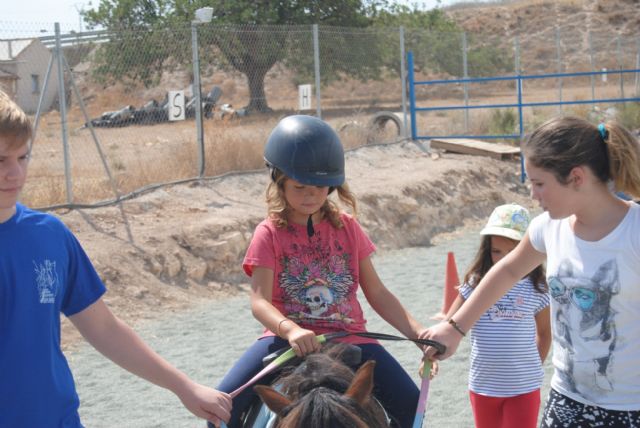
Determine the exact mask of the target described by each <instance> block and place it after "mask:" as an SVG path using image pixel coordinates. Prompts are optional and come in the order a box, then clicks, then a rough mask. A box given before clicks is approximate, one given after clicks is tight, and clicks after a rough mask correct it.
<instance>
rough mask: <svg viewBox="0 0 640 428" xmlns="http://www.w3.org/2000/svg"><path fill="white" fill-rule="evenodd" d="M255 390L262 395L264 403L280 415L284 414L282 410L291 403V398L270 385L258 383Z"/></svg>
mask: <svg viewBox="0 0 640 428" xmlns="http://www.w3.org/2000/svg"><path fill="white" fill-rule="evenodd" d="M253 390H254V391H255V392H256V393H257V394H258V395H259V396H260V399H262V401H263V402H264V404H266V405H267V407H268V408H269V409H271V410H272V411H273V412H275V413H276V414H277V415H278V416H282V411H283V410H284V409H285V408H286V407H287V406H289V405H290V404H291V400H289V399H288V398H287V397H285V396H284V395H282V394H280V393H279V392H278V391H276V390H275V389H273V388H271V387H269V386H265V385H256V386H254V387H253Z"/></svg>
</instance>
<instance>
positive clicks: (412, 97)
mask: <svg viewBox="0 0 640 428" xmlns="http://www.w3.org/2000/svg"><path fill="white" fill-rule="evenodd" d="M407 69H408V80H409V105H410V109H411V110H410V111H411V138H412V139H413V140H430V139H433V138H473V139H513V140H519V141H522V139H523V137H524V120H523V108H525V107H549V106H561V105H571V104H598V103H624V102H631V101H640V97H631V98H625V97H620V98H599V99H591V100H577V101H549V102H523V100H522V83H523V81H525V80H533V79H558V78H567V77H585V76H602V75H607V74H616V75H620V76H622V75H624V74H629V73H640V69H628V70H612V71H611V70H603V71H590V72H578V73H551V74H531V75H523V74H516V75H514V76H501V77H500V76H496V77H479V78H464V79H445V80H422V81H416V80H415V77H414V71H413V70H414V63H413V52H408V53H407ZM491 81H515V82H516V96H517V100H518V101H517V102H516V103H510V104H482V105H456V106H446V107H444V106H443V107H418V106H417V105H416V86H418V85H447V84H466V83H473V82H491ZM492 108H493V109H498V108H516V109H517V110H518V133H517V134H501V135H467V134H453V135H422V134H420V133H419V130H418V126H417V125H418V123H417V120H416V113H417V112H421V111H425V112H426V111H438V110H439V111H443V110H473V109H492ZM521 163H522V157H521ZM521 179H522V180H523V181H524V168H522V165H521Z"/></svg>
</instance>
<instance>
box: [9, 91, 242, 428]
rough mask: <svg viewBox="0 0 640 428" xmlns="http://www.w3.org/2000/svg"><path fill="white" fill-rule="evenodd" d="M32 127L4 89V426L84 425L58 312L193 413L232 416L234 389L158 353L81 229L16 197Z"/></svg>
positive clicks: (215, 419) (216, 419)
mask: <svg viewBox="0 0 640 428" xmlns="http://www.w3.org/2000/svg"><path fill="white" fill-rule="evenodd" d="M31 137H32V128H31V122H30V120H29V118H28V117H27V116H26V115H25V113H24V112H23V111H22V110H21V109H20V107H18V106H17V105H16V104H15V103H14V102H13V101H12V100H11V99H9V97H8V96H7V95H6V94H4V93H3V92H2V91H0V427H38V428H47V427H73V428H75V427H82V423H81V422H80V417H79V415H78V406H79V404H80V403H79V398H78V395H77V393H76V389H75V385H74V381H73V376H72V375H71V371H70V369H69V366H68V364H67V360H66V359H65V357H64V355H63V353H62V350H61V349H60V313H61V312H62V313H63V314H64V315H65V316H67V317H68V318H69V320H71V322H72V323H73V324H74V325H75V327H76V328H77V329H78V330H79V331H80V333H81V334H82V336H84V338H85V339H86V340H87V341H88V342H89V343H90V344H91V345H92V346H93V347H95V348H96V349H97V350H98V351H100V352H101V353H102V354H104V355H105V356H106V357H107V358H109V359H111V360H112V361H113V362H115V363H116V364H118V365H120V366H121V367H123V368H124V369H126V370H128V371H130V372H131V373H133V374H135V375H137V376H140V377H141V378H144V379H146V380H148V381H149V382H152V383H154V384H156V385H158V386H161V387H163V388H167V389H169V390H170V391H172V392H173V393H175V394H176V395H177V396H178V398H180V400H181V401H182V403H183V404H184V406H185V407H186V408H187V409H188V410H189V411H191V412H192V413H193V414H194V415H196V416H198V417H201V418H203V419H207V420H208V421H210V422H212V423H214V424H216V425H217V424H219V423H220V420H221V419H222V420H225V421H227V420H228V418H229V415H230V410H231V398H230V397H229V396H228V395H227V394H225V393H223V392H220V391H217V390H214V389H211V388H208V387H205V386H203V385H200V384H198V383H196V382H194V381H193V380H191V379H190V378H189V377H188V376H186V375H185V374H184V373H182V372H181V371H179V370H178V369H176V368H175V367H173V366H171V365H170V364H169V363H168V362H167V361H165V360H164V359H163V358H162V357H160V356H159V355H158V354H156V353H155V352H154V351H153V350H152V349H151V348H149V346H148V345H146V344H145V343H144V342H143V341H142V339H141V338H140V337H139V336H138V335H137V334H136V333H135V332H134V331H133V330H132V329H131V328H130V327H128V326H127V325H126V324H125V323H124V322H122V321H121V320H119V319H118V318H117V317H116V316H115V315H114V314H113V313H112V312H111V311H110V310H109V308H108V307H107V306H106V304H105V303H104V301H103V299H102V295H103V294H104V292H105V291H106V289H105V286H104V284H103V283H102V281H101V280H100V278H99V277H98V275H97V273H96V271H95V269H94V267H93V265H92V264H91V261H90V260H89V258H88V257H87V255H86V254H85V252H84V250H83V249H82V247H81V245H80V244H79V242H78V241H77V240H76V238H75V236H74V235H73V234H72V233H71V232H70V231H69V229H67V228H66V227H65V225H64V224H63V223H62V222H61V221H59V220H58V219H57V218H55V217H54V216H52V215H49V214H46V213H42V212H38V211H33V210H31V209H29V208H27V207H25V206H23V205H21V204H19V203H18V202H17V200H18V195H19V194H20V191H21V189H22V187H23V185H24V183H25V180H26V175H27V167H28V164H29V155H30V140H31Z"/></svg>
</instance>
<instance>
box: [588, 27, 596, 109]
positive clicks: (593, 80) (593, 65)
mask: <svg viewBox="0 0 640 428" xmlns="http://www.w3.org/2000/svg"><path fill="white" fill-rule="evenodd" d="M589 59H590V60H591V71H592V72H594V71H596V61H595V58H594V56H593V34H592V33H591V31H589ZM595 99H596V76H595V74H592V75H591V100H595Z"/></svg>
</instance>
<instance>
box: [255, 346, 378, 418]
mask: <svg viewBox="0 0 640 428" xmlns="http://www.w3.org/2000/svg"><path fill="white" fill-rule="evenodd" d="M336 349H337V351H336ZM341 349H342V348H340V346H336V347H333V350H330V351H329V352H323V353H317V354H311V355H309V356H307V357H306V358H305V360H304V362H303V363H302V364H301V365H300V366H299V367H298V368H296V370H294V371H293V372H292V373H291V374H289V375H287V376H284V377H282V378H281V379H280V380H279V381H278V384H279V390H280V391H278V390H276V389H274V388H272V387H270V386H264V385H257V386H255V387H254V389H255V391H256V392H257V394H258V395H259V396H260V398H261V399H262V401H263V402H264V403H265V404H266V405H267V406H268V407H269V409H271V410H272V411H273V412H274V413H276V414H277V415H278V420H277V421H276V425H275V426H276V427H278V428H299V427H305V428H343V427H344V428H347V427H351V428H353V427H357V428H360V427H362V428H385V427H388V426H389V423H388V420H387V416H386V414H385V412H384V410H383V409H382V406H381V405H380V404H379V403H378V402H377V400H376V399H375V398H374V397H373V395H372V391H373V385H374V383H373V369H374V367H375V361H367V362H366V363H365V364H363V365H362V366H361V367H360V368H359V369H358V371H357V372H356V373H355V374H354V372H353V370H351V369H350V368H349V367H348V366H347V365H346V364H345V363H344V362H342V361H341V360H340V358H338V357H339V355H340V353H341Z"/></svg>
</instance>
